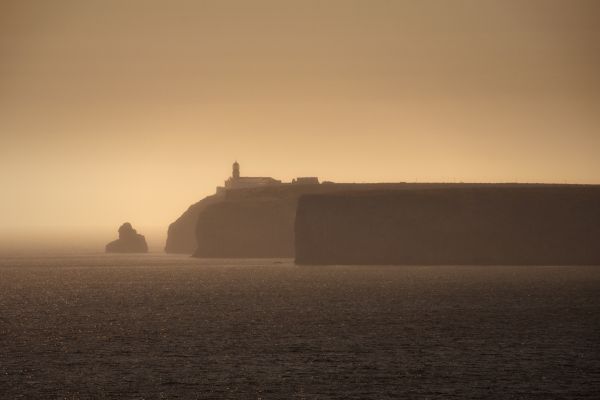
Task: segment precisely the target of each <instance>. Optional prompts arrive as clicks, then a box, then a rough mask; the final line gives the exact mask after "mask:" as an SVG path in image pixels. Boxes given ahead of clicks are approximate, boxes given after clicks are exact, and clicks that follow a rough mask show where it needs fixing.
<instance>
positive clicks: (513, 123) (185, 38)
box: [0, 0, 600, 240]
mask: <svg viewBox="0 0 600 400" xmlns="http://www.w3.org/2000/svg"><path fill="white" fill-rule="evenodd" d="M599 21H600V1H596V0H589V1H580V0H563V1H553V0H537V1H526V0H514V1H511V0H498V1H492V0H489V1H486V0H470V1H466V0H457V1H450V0H447V1H445V0H438V1H433V0H413V1H408V0H406V1H400V0H398V1H392V0H386V1H384V0H381V1H375V0H365V1H350V0H345V1H308V0H299V1H285V0H277V1H250V0H240V1H224V0H216V1H174V0H168V1H167V0H164V1H156V0H152V1H151V0H140V1H121V0H118V1H117V0H114V1H108V0H93V1H92V0H86V1H80V0H73V1H65V0H53V1H45V0H40V1H28V0H14V1H7V0H0V167H1V168H0V184H1V188H2V193H1V195H0V236H2V235H4V236H3V237H6V236H7V235H8V234H9V233H14V232H19V233H20V234H22V235H25V236H26V235H27V234H28V233H32V232H37V233H40V234H41V233H42V232H55V231H56V232H59V231H60V232H63V231H84V230H85V231H94V230H96V231H97V232H103V234H105V232H109V236H110V237H109V238H108V239H110V238H111V237H112V236H116V229H117V227H118V225H119V224H120V223H122V222H124V221H130V222H132V223H133V224H134V226H138V227H140V230H142V231H143V230H144V229H146V230H152V229H154V230H156V229H157V230H158V232H162V233H164V232H165V231H166V227H167V225H168V224H169V223H170V222H172V221H173V220H174V219H175V218H177V217H178V216H179V215H180V214H181V213H182V212H183V211H184V210H185V209H186V208H187V207H188V206H189V205H190V204H191V203H193V202H195V201H197V200H199V199H200V198H202V197H203V196H205V195H208V194H210V193H212V192H213V191H214V187H215V186H217V185H219V184H221V183H222V181H223V180H224V179H225V178H227V176H228V175H229V173H230V166H231V163H232V162H233V161H234V159H237V160H238V161H239V162H240V163H241V166H242V175H267V176H268V175H271V176H274V177H276V178H280V179H284V180H290V179H291V178H293V177H295V176H302V175H318V176H319V177H321V178H324V179H328V180H333V181H486V182H487V181H493V182H496V181H523V182H525V181H526V182H580V183H600V73H599V72H598V71H600V22H599ZM142 233H145V232H142ZM162 239H163V238H160V240H162Z"/></svg>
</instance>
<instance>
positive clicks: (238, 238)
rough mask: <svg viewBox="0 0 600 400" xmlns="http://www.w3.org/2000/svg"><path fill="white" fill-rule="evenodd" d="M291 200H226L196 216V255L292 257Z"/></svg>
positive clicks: (292, 216) (293, 205)
mask: <svg viewBox="0 0 600 400" xmlns="http://www.w3.org/2000/svg"><path fill="white" fill-rule="evenodd" d="M295 214H296V204H295V202H294V201H290V200H287V201H282V200H256V201H253V200H250V201H243V202H236V201H225V202H222V203H217V204H213V205H211V206H209V207H207V208H206V209H205V210H204V211H203V212H201V213H200V215H199V217H198V224H197V229H196V238H197V249H196V252H195V253H194V256H195V257H223V258H236V257H249V258H268V257H282V258H284V257H293V254H294V236H293V234H294V230H293V225H294V217H295Z"/></svg>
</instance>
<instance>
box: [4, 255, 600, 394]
mask: <svg viewBox="0 0 600 400" xmlns="http://www.w3.org/2000/svg"><path fill="white" fill-rule="evenodd" d="M0 398H2V399H19V398H24V399H37V398H67V399H78V398H84V399H85V398H132V399H161V398H183V399H194V398H199V399H204V398H215V399H217V398H236V399H237V398H240V399H387V398H389V399H397V398H429V399H437V398H440V399H441V398H444V399H447V398H456V399H465V398H478V399H480V398H498V399H510V398H515V399H517V398H518V399H520V398H539V399H550V398H561V399H582V398H590V399H592V398H594V399H597V398H600V267H551V266H548V267H506V266H504V267H456V266H442V267H424V266H410V267H406V266H402V267H400V266H399V267H393V266H386V267H381V266H370V267H369V266H327V267H317V266H313V267H299V266H295V265H294V264H293V262H292V261H291V260H196V259H192V258H189V257H184V256H169V255H159V254H149V255H143V256H114V255H104V254H99V255H87V256H54V257H38V258H34V257H29V258H27V257H15V258H2V259H0Z"/></svg>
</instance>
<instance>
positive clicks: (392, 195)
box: [295, 185, 600, 265]
mask: <svg viewBox="0 0 600 400" xmlns="http://www.w3.org/2000/svg"><path fill="white" fill-rule="evenodd" d="M295 250H296V262H297V263H298V264H417V265H419V264H429V265H443V264H450V265H460V264H468V265H490V264H498V265H508V264H513V265H574V264H590V265H600V187H598V186H570V185H550V186H541V185H534V186H482V187H470V188H469V187H462V188H460V187H456V188H439V189H427V190H409V191H384V192H371V193H352V194H330V195H307V196H303V197H301V198H300V200H299V203H298V208H297V215H296V225H295Z"/></svg>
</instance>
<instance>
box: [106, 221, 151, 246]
mask: <svg viewBox="0 0 600 400" xmlns="http://www.w3.org/2000/svg"><path fill="white" fill-rule="evenodd" d="M106 252H107V253H147V252H148V245H147V244H146V238H145V237H144V236H143V235H140V234H139V233H137V231H136V230H135V229H133V227H132V226H131V224H130V223H129V222H125V223H124V224H123V225H121V227H120V228H119V239H117V240H115V241H112V242H110V243H109V244H107V245H106Z"/></svg>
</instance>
